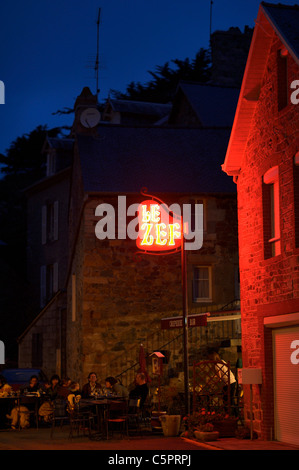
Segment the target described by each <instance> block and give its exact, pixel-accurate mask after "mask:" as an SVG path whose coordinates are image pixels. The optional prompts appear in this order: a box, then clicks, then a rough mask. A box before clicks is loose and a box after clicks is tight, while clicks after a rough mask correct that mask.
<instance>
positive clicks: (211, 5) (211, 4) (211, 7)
mask: <svg viewBox="0 0 299 470" xmlns="http://www.w3.org/2000/svg"><path fill="white" fill-rule="evenodd" d="M213 3H214V2H213V0H211V3H210V41H211V34H212V10H213Z"/></svg>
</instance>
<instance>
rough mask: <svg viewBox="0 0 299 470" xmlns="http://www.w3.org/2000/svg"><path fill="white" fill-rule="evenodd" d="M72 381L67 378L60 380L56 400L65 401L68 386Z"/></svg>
mask: <svg viewBox="0 0 299 470" xmlns="http://www.w3.org/2000/svg"><path fill="white" fill-rule="evenodd" d="M71 383H72V381H71V379H70V378H69V377H66V378H65V379H62V381H61V384H60V385H58V388H57V398H63V399H64V400H66V399H67V397H68V395H69V394H70V385H71Z"/></svg>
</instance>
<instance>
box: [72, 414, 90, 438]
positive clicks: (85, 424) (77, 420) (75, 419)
mask: <svg viewBox="0 0 299 470" xmlns="http://www.w3.org/2000/svg"><path fill="white" fill-rule="evenodd" d="M93 428H94V415H93V414H92V413H91V412H90V410H80V409H79V408H78V409H76V410H74V411H73V412H72V413H71V414H70V434H69V438H70V439H71V438H72V437H74V435H77V437H79V436H86V432H87V435H88V436H89V438H91V433H92V429H93Z"/></svg>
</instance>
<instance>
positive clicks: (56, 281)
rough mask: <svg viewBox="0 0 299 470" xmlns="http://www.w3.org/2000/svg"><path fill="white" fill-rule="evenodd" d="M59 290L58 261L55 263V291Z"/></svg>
mask: <svg viewBox="0 0 299 470" xmlns="http://www.w3.org/2000/svg"><path fill="white" fill-rule="evenodd" d="M57 291H58V263H54V264H53V293H54V294H55V292H57Z"/></svg>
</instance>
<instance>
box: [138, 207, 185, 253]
mask: <svg viewBox="0 0 299 470" xmlns="http://www.w3.org/2000/svg"><path fill="white" fill-rule="evenodd" d="M138 222H139V232H138V238H137V241H136V243H137V246H138V248H140V249H141V250H145V251H157V252H159V251H169V250H176V249H178V248H180V246H181V219H180V218H179V217H177V216H175V214H173V213H169V211H168V210H167V206H166V205H165V206H164V205H163V204H162V205H160V204H157V203H156V202H155V201H152V200H148V201H144V202H143V203H142V204H140V206H139V209H138Z"/></svg>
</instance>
